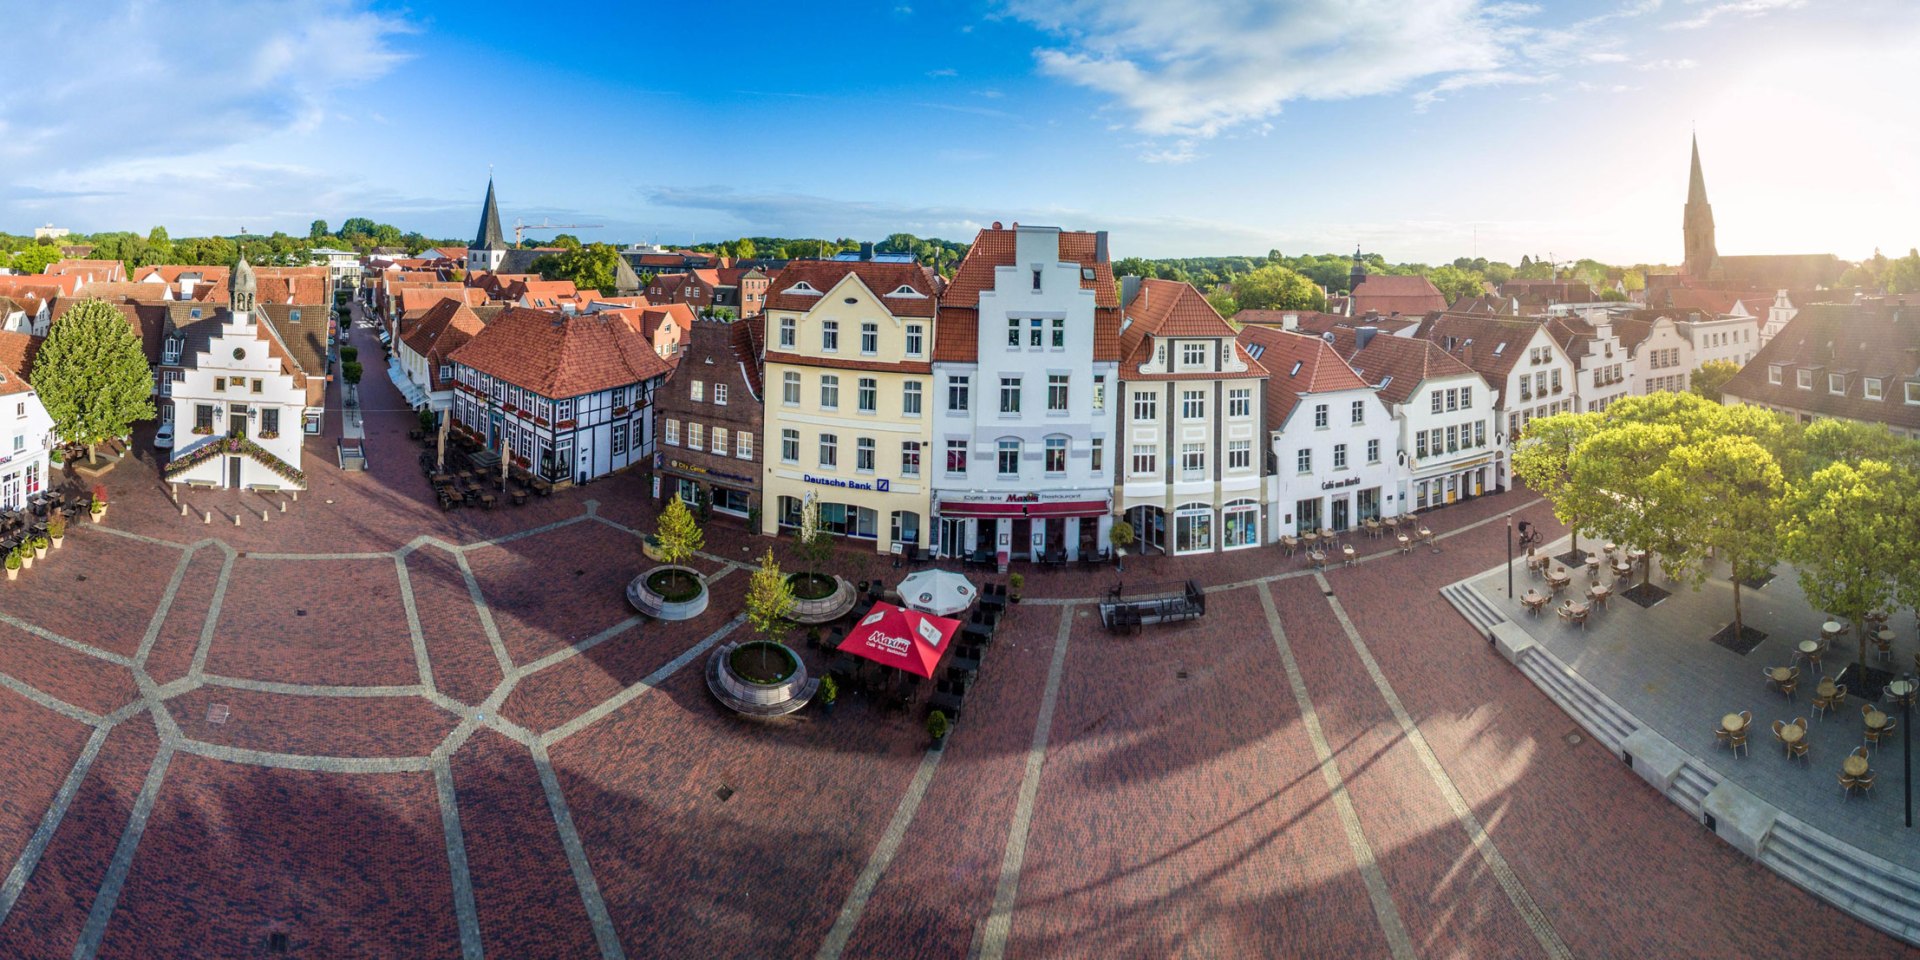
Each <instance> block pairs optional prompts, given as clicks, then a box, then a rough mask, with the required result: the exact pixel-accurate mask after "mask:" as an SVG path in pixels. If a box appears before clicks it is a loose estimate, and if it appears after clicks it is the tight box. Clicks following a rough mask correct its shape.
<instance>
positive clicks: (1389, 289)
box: [1352, 274, 1447, 317]
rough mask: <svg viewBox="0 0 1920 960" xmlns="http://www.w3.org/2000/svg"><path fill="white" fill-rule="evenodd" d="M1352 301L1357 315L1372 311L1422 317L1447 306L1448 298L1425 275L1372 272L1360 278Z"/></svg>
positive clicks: (1388, 315)
mask: <svg viewBox="0 0 1920 960" xmlns="http://www.w3.org/2000/svg"><path fill="white" fill-rule="evenodd" d="M1352 303H1353V310H1352V313H1353V315H1354V316H1356V317H1358V316H1361V315H1363V314H1366V313H1370V312H1371V313H1378V314H1380V315H1381V316H1383V317H1390V316H1393V315H1394V314H1403V315H1408V316H1420V315H1423V314H1426V313H1430V312H1432V311H1434V310H1445V309H1446V308H1447V298H1446V297H1444V296H1442V295H1441V294H1440V291H1439V290H1438V289H1436V288H1435V287H1434V285H1433V283H1432V282H1431V281H1429V280H1428V279H1427V278H1426V277H1421V276H1404V277H1402V276H1388V275H1385V274H1376V275H1372V276H1369V277H1367V278H1366V279H1365V280H1362V281H1360V285H1359V286H1358V287H1355V288H1354V289H1353V296H1352Z"/></svg>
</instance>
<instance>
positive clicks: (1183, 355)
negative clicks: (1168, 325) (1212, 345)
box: [1180, 343, 1207, 367]
mask: <svg viewBox="0 0 1920 960" xmlns="http://www.w3.org/2000/svg"><path fill="white" fill-rule="evenodd" d="M1206 363H1207V345H1206V344H1204V343H1183V344H1181V345H1180V365H1181V366H1183V367H1203V366H1206Z"/></svg>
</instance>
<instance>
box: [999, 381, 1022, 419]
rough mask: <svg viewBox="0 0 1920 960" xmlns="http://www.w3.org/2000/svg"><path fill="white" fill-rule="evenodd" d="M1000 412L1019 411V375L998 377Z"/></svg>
mask: <svg viewBox="0 0 1920 960" xmlns="http://www.w3.org/2000/svg"><path fill="white" fill-rule="evenodd" d="M1000 412H1001V413H1019V412H1020V378H1019V377H1001V378H1000Z"/></svg>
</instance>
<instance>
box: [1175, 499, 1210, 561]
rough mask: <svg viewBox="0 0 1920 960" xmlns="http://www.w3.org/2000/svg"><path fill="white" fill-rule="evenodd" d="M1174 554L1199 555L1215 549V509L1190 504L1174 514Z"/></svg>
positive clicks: (1204, 505)
mask: <svg viewBox="0 0 1920 960" xmlns="http://www.w3.org/2000/svg"><path fill="white" fill-rule="evenodd" d="M1173 531H1174V536H1173V552H1174V553H1197V552H1200V551H1203V550H1212V549H1213V508H1212V507H1210V506H1208V505H1206V504H1204V503H1189V504H1186V505H1184V506H1182V507H1181V508H1180V509H1179V510H1176V511H1174V514H1173Z"/></svg>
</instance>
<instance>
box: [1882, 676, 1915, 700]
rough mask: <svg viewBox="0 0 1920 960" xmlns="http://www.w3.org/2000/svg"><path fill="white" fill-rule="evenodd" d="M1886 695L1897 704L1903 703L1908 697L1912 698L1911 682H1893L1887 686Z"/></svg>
mask: <svg viewBox="0 0 1920 960" xmlns="http://www.w3.org/2000/svg"><path fill="white" fill-rule="evenodd" d="M1887 695H1888V696H1890V697H1892V698H1893V699H1894V700H1895V701H1897V702H1900V703H1905V702H1907V698H1908V697H1911V696H1913V682H1912V681H1910V680H1895V681H1894V682H1892V683H1889V684H1887Z"/></svg>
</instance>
